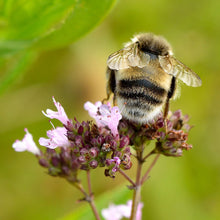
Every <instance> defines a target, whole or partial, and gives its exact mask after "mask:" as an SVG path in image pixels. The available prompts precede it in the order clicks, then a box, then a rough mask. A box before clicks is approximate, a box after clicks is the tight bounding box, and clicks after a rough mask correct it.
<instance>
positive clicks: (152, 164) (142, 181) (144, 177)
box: [141, 154, 160, 185]
mask: <svg viewBox="0 0 220 220" xmlns="http://www.w3.org/2000/svg"><path fill="white" fill-rule="evenodd" d="M159 156H160V154H157V156H156V157H155V158H154V160H153V162H152V163H151V165H150V167H149V168H148V169H147V172H146V173H145V174H144V176H143V178H142V180H141V185H143V183H144V182H145V181H146V180H147V178H148V175H149V173H150V171H151V170H152V168H153V166H154V165H155V163H156V162H157V160H158V158H159Z"/></svg>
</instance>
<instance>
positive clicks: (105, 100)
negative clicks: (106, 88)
mask: <svg viewBox="0 0 220 220" xmlns="http://www.w3.org/2000/svg"><path fill="white" fill-rule="evenodd" d="M109 98H110V94H107V97H106V98H104V99H103V100H102V104H104V103H105V102H107V101H108V100H109Z"/></svg>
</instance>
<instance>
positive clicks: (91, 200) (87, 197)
mask: <svg viewBox="0 0 220 220" xmlns="http://www.w3.org/2000/svg"><path fill="white" fill-rule="evenodd" d="M69 182H70V183H72V184H73V185H74V186H75V187H76V188H77V189H78V190H79V191H80V192H81V193H82V194H83V195H84V196H85V198H83V199H81V201H86V202H88V203H89V205H90V207H91V209H92V211H93V214H94V216H95V219H96V220H101V217H100V216H99V213H98V211H97V208H96V206H95V203H94V196H93V193H92V186H91V179H90V172H89V171H87V183H88V191H89V193H87V192H86V191H85V189H84V188H83V186H82V184H81V183H80V182H71V181H69Z"/></svg>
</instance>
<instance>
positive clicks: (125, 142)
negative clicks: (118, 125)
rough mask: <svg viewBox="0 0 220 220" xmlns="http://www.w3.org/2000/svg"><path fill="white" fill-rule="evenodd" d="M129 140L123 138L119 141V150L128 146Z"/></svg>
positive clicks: (126, 137) (125, 137)
mask: <svg viewBox="0 0 220 220" xmlns="http://www.w3.org/2000/svg"><path fill="white" fill-rule="evenodd" d="M129 142H130V140H129V138H128V136H123V137H122V138H121V140H120V148H123V147H124V146H128V145H129Z"/></svg>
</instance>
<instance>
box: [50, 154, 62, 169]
mask: <svg viewBox="0 0 220 220" xmlns="http://www.w3.org/2000/svg"><path fill="white" fill-rule="evenodd" d="M51 163H52V165H53V166H55V167H58V166H59V164H60V158H59V157H58V156H53V157H52V158H51Z"/></svg>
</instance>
